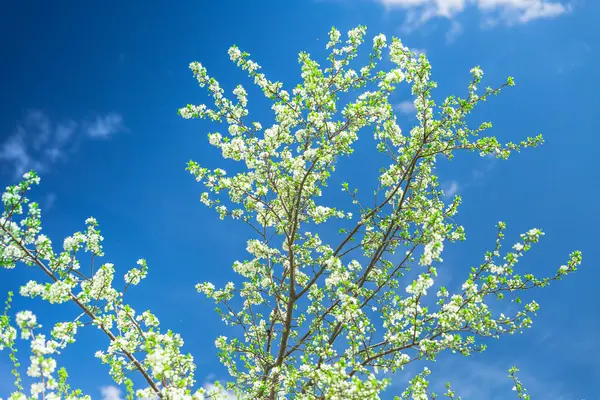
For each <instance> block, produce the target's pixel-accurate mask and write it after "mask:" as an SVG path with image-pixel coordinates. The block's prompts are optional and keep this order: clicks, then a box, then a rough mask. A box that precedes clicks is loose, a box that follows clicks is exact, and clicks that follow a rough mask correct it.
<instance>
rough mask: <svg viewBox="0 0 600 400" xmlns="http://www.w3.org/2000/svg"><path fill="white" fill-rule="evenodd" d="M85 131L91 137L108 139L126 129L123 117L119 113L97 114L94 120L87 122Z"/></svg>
mask: <svg viewBox="0 0 600 400" xmlns="http://www.w3.org/2000/svg"><path fill="white" fill-rule="evenodd" d="M84 126H85V132H86V134H87V135H88V136H89V137H92V138H100V139H107V138H109V137H111V136H113V135H114V134H115V133H118V132H121V131H123V130H125V126H124V125H123V117H122V116H121V115H120V114H117V113H110V114H107V115H104V116H97V117H96V119H95V120H94V121H92V122H87V123H85V125H84Z"/></svg>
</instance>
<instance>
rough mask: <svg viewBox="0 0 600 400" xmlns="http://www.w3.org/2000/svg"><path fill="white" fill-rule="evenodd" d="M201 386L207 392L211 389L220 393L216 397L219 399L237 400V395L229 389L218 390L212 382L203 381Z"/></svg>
mask: <svg viewBox="0 0 600 400" xmlns="http://www.w3.org/2000/svg"><path fill="white" fill-rule="evenodd" d="M203 387H204V389H206V390H207V391H208V392H209V393H210V392H213V391H218V393H219V394H220V396H219V397H218V398H219V399H221V400H238V398H237V396H236V395H235V394H234V393H233V392H231V391H229V390H219V388H218V387H217V386H216V385H215V384H213V383H205V384H204V385H203Z"/></svg>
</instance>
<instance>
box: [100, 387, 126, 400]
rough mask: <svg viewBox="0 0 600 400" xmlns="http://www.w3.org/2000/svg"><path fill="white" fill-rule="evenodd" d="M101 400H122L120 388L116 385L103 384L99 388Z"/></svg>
mask: <svg viewBox="0 0 600 400" xmlns="http://www.w3.org/2000/svg"><path fill="white" fill-rule="evenodd" d="M100 393H102V400H123V399H122V398H121V389H119V388H118V387H116V386H104V387H102V388H100Z"/></svg>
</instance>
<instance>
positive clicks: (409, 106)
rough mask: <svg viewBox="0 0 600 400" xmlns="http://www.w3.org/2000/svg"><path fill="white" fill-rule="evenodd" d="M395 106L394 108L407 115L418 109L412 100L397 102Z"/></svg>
mask: <svg viewBox="0 0 600 400" xmlns="http://www.w3.org/2000/svg"><path fill="white" fill-rule="evenodd" d="M393 108H394V110H396V111H398V112H400V113H402V114H407V115H409V114H413V113H414V112H415V111H417V109H416V107H415V104H414V103H413V102H412V101H410V100H404V101H401V102H400V103H398V104H395V105H394V106H393Z"/></svg>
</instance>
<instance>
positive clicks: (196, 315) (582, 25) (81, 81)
mask: <svg viewBox="0 0 600 400" xmlns="http://www.w3.org/2000/svg"><path fill="white" fill-rule="evenodd" d="M136 4H138V5H136ZM2 8H3V10H2V13H0V34H1V35H2V37H3V38H4V40H3V46H2V57H3V61H2V65H3V67H4V71H5V72H4V73H2V75H1V77H0V79H1V80H2V85H1V87H2V90H1V91H0V99H1V104H2V108H0V184H2V187H4V186H6V185H8V184H12V183H14V182H15V176H16V174H21V173H22V172H24V171H26V170H28V169H31V168H34V169H36V170H37V171H39V173H40V175H41V178H42V182H41V185H40V186H39V187H38V188H37V189H35V191H33V192H31V196H32V198H34V199H35V200H37V201H39V202H40V204H41V207H42V218H43V222H44V226H45V230H46V234H48V235H49V236H50V238H52V239H53V240H54V242H55V243H57V244H60V243H62V240H63V238H64V237H65V236H68V235H70V234H72V233H73V232H74V231H78V230H81V229H83V228H84V220H85V219H86V218H87V217H89V216H94V217H96V218H97V220H98V221H99V223H100V229H101V231H102V234H103V236H104V237H105V241H104V250H105V253H106V256H105V257H104V260H103V261H104V262H113V263H114V264H115V265H116V267H117V271H119V270H120V271H122V272H121V273H118V274H117V275H118V276H122V274H123V273H124V272H125V270H126V269H129V268H131V267H133V266H135V262H136V260H137V259H138V258H146V259H147V260H148V265H149V266H150V273H149V276H148V278H147V279H146V281H144V282H143V283H142V285H141V286H140V287H138V288H136V289H135V290H133V291H131V293H129V294H128V295H127V296H129V297H128V298H129V301H130V302H131V304H132V305H133V306H134V308H135V309H136V310H137V311H139V312H141V311H143V310H145V309H148V308H149V309H151V310H152V311H153V312H154V313H155V314H156V315H157V316H158V317H159V319H160V320H161V322H162V326H163V327H164V328H171V329H173V330H174V331H176V332H178V333H181V334H182V336H183V338H184V339H185V340H186V345H185V347H184V350H185V351H188V352H191V353H192V354H193V355H194V357H195V359H196V360H197V366H198V369H197V373H196V377H197V380H198V383H199V384H202V383H203V382H206V383H208V382H211V381H214V380H215V379H221V380H225V379H227V371H226V370H225V369H224V368H223V367H222V366H221V365H220V364H219V362H218V360H217V357H216V350H215V348H214V344H213V342H214V339H215V338H216V337H217V336H218V335H221V334H224V335H230V334H231V332H230V331H229V329H228V328H227V327H226V326H224V325H223V324H222V323H221V322H220V318H219V317H218V315H217V314H216V313H214V312H213V308H214V306H213V304H212V303H211V302H210V301H208V300H206V299H205V298H204V297H203V296H201V295H199V294H197V293H196V292H195V290H194V284H195V283H197V282H200V281H211V282H213V283H215V285H216V286H220V285H223V284H224V283H226V282H227V281H229V280H233V281H234V282H239V279H238V277H237V276H236V275H235V274H234V273H233V271H232V270H231V265H232V263H233V261H234V260H236V259H243V258H246V257H247V253H246V252H245V247H246V246H245V240H246V239H247V238H248V237H249V235H250V234H251V231H250V230H249V229H248V228H246V227H245V226H243V225H242V224H240V223H235V222H232V221H227V220H226V221H220V220H219V219H218V216H217V215H216V213H214V212H213V211H212V210H209V209H207V208H206V207H204V206H203V205H202V204H201V203H200V202H199V198H198V197H199V193H200V191H201V186H200V185H199V184H197V183H196V182H195V181H194V179H193V178H192V176H191V175H189V174H188V173H187V172H186V171H185V170H184V169H185V165H186V162H187V161H188V160H190V159H193V160H196V161H199V162H201V163H202V164H203V165H205V166H208V167H213V168H216V167H219V166H223V165H224V164H223V163H222V162H221V161H220V155H219V152H218V150H216V149H214V148H212V147H211V146H209V145H208V142H207V139H206V134H207V133H209V132H214V131H215V130H217V129H220V128H216V127H215V125H211V124H210V123H208V122H203V121H185V120H183V119H182V118H180V117H178V116H177V109H178V108H179V107H182V106H184V105H186V104H188V103H193V104H200V103H205V102H208V101H209V99H208V97H207V95H206V91H205V90H204V89H200V88H199V87H198V86H197V83H196V82H195V80H194V78H193V77H192V74H191V72H190V70H189V69H188V64H189V63H190V62H191V61H195V60H196V61H200V62H202V63H203V64H204V65H205V66H206V67H207V68H208V72H209V74H211V75H213V76H215V77H216V78H217V79H218V80H219V81H220V83H221V85H222V86H223V87H224V88H225V89H226V91H229V92H230V91H231V90H232V89H233V88H234V87H235V85H236V84H238V83H242V84H244V85H245V86H246V87H249V86H251V82H250V81H249V80H247V79H246V78H245V74H244V73H243V72H241V71H238V70H237V69H236V67H235V66H234V65H233V64H232V63H231V62H230V61H229V59H228V56H227V49H228V48H229V46H230V45H233V44H237V45H238V46H239V47H240V48H241V49H243V50H246V51H248V52H250V53H251V54H252V57H253V59H254V60H255V61H257V62H258V63H259V64H260V65H261V66H262V67H263V72H265V73H266V74H267V76H268V77H269V78H271V79H274V80H281V81H283V82H284V83H286V84H287V88H288V89H289V88H291V87H292V85H295V84H296V83H297V82H298V80H299V74H300V69H299V66H298V64H297V53H298V52H299V51H301V50H307V51H308V52H310V53H311V54H313V55H314V56H316V57H318V56H323V55H325V54H326V53H325V49H324V47H325V44H326V42H327V33H328V31H329V30H330V28H331V26H336V27H337V28H339V29H340V30H342V32H345V31H347V30H349V29H350V28H353V27H355V26H357V25H358V24H364V25H366V26H367V27H368V41H369V42H370V40H371V38H372V37H373V36H374V35H375V34H377V33H385V34H386V35H387V36H388V37H390V36H399V37H401V38H402V39H403V41H404V42H405V43H406V44H407V45H408V46H410V47H412V48H415V49H420V50H422V51H425V52H426V54H427V55H428V57H429V59H430V61H431V63H432V66H433V79H434V80H435V81H437V82H438V83H439V87H438V89H437V91H436V92H435V94H434V98H435V99H436V100H440V99H443V98H445V97H446V96H447V95H450V94H457V95H461V96H464V95H465V94H466V88H467V85H468V82H469V79H470V75H469V69H470V68H472V67H473V66H475V65H481V67H482V69H483V71H484V72H485V75H484V81H483V86H488V85H489V86H496V85H498V84H500V83H502V82H504V81H505V79H506V77H507V76H508V75H512V76H514V77H515V81H516V84H517V85H516V86H515V87H514V88H509V89H506V90H505V91H504V92H503V93H502V94H501V95H500V96H498V97H495V98H492V99H491V100H490V101H488V102H487V103H484V104H482V105H481V106H480V107H479V108H478V109H477V111H476V112H475V114H474V116H473V118H474V120H476V121H483V120H490V121H492V122H493V123H494V128H493V129H492V131H491V132H490V134H493V135H496V136H497V137H498V138H499V140H500V141H502V142H505V141H509V140H514V141H517V140H519V139H521V138H525V137H526V136H534V135H536V134H538V133H543V134H544V136H545V139H546V143H545V144H544V145H543V146H542V147H541V148H538V149H529V150H526V151H524V152H523V153H521V154H516V155H515V156H513V157H512V158H511V159H510V160H508V161H506V162H502V161H495V162H494V161H492V160H490V159H486V158H479V157H477V156H475V155H471V154H466V153H459V154H458V156H457V158H456V159H455V160H454V161H453V162H452V163H450V164H448V163H447V162H443V163H440V165H439V166H440V170H439V171H438V172H439V174H440V177H441V181H442V183H443V186H444V187H445V188H446V189H447V193H460V194H461V195H462V196H463V200H464V202H463V205H462V207H461V211H460V212H459V214H458V221H459V223H462V224H463V225H464V226H465V228H466V232H467V242H466V243H463V244H459V245H448V246H446V250H445V253H444V255H443V257H444V263H443V265H442V266H441V267H440V268H439V270H444V272H443V276H444V279H445V280H446V281H447V282H448V284H449V285H450V286H453V285H454V287H456V286H457V285H460V284H461V283H462V282H463V281H464V279H465V277H466V274H467V272H468V269H469V267H470V266H473V265H478V264H479V263H480V262H481V260H482V259H483V255H484V252H485V251H486V250H488V249H490V248H491V246H492V245H493V243H494V240H495V228H494V226H495V224H496V223H497V221H499V220H504V221H506V222H507V225H508V231H507V237H506V244H507V245H511V244H512V243H514V242H515V241H517V240H518V234H520V233H522V232H525V231H527V230H528V229H530V228H533V227H539V228H541V229H542V230H544V231H545V232H546V236H544V237H543V238H542V240H541V242H540V243H539V244H538V245H537V246H536V248H534V250H533V251H532V252H530V253H528V254H527V255H526V256H525V257H524V259H523V260H522V261H521V263H520V264H519V265H520V268H523V270H528V271H535V272H536V273H538V274H539V275H540V276H544V275H547V274H552V273H553V272H554V271H556V269H557V268H558V267H559V266H560V265H561V264H563V263H564V262H565V261H566V260H567V257H568V254H569V253H570V252H571V251H573V250H576V249H580V250H582V252H583V264H582V266H581V268H580V270H579V271H578V272H577V273H576V274H575V275H574V276H570V277H568V279H565V280H563V281H562V282H557V283H554V284H553V285H551V286H550V287H549V288H546V289H542V290H537V291H534V293H533V294H534V295H533V298H535V300H536V301H537V302H538V303H539V304H540V305H541V309H540V312H539V315H538V318H537V319H536V320H535V321H534V326H533V328H532V329H530V330H528V331H527V332H526V333H525V335H522V336H518V337H517V336H515V337H505V338H503V339H502V340H500V341H494V342H491V343H490V346H489V349H488V351H487V352H485V353H484V354H477V355H474V356H473V357H471V358H469V359H466V358H464V357H462V356H454V357H451V356H447V357H441V358H440V360H439V361H438V363H437V364H436V365H435V366H431V365H429V367H430V368H431V369H432V370H433V371H434V373H433V375H432V381H434V382H435V385H434V386H436V385H437V387H440V386H441V385H442V384H443V383H444V382H445V381H447V380H450V381H451V382H453V384H454V389H455V390H456V392H457V393H458V394H459V395H462V396H463V399H465V400H469V399H509V398H511V397H510V396H511V395H512V394H513V393H512V392H511V391H510V389H511V382H510V380H509V379H508V377H507V374H508V373H507V369H508V368H509V367H510V366H511V365H513V364H516V365H517V366H518V367H519V368H520V369H521V371H522V373H521V378H522V381H523V383H524V384H525V385H526V386H527V387H528V388H529V392H530V394H531V395H532V396H533V398H534V399H544V400H559V399H562V400H580V399H586V400H594V399H600V344H599V343H598V331H599V330H600V311H599V310H600V296H599V295H598V294H599V293H600V292H599V291H598V286H597V285H598V282H599V281H600V272H599V269H598V268H597V266H598V264H599V263H600V257H599V255H598V249H599V248H600V246H599V245H598V239H597V232H596V231H595V230H594V229H595V228H596V227H598V226H599V225H600V217H599V213H598V210H597V207H596V206H594V205H593V204H595V202H596V201H595V200H594V199H595V198H597V197H598V195H600V168H598V164H597V161H596V160H595V159H594V158H595V157H597V155H598V150H597V149H598V145H597V140H598V139H597V126H598V124H597V122H598V118H597V115H598V109H599V106H600V101H599V100H598V95H597V93H598V89H600V73H599V69H598V65H600V55H599V53H598V48H597V46H598V43H600V24H599V23H598V16H599V15H600V2H597V1H592V0H573V1H571V2H569V0H555V1H544V0H410V1H409V0H379V1H375V0H372V1H371V0H321V1H275V0H261V1H237V2H232V1H215V2H210V1H181V2H143V3H141V2H125V1H114V0H110V1H102V2H88V1H86V2H82V1H72V0H64V1H61V2H44V1H39V0H37V1H36V0H33V1H27V2H10V4H5V5H3V7H2ZM364 51H368V47H367V46H365V47H364ZM320 60H324V58H323V57H322V58H320ZM401 87H403V88H402V89H401V90H399V91H398V93H397V94H396V97H394V98H393V100H394V102H395V104H396V108H397V111H398V114H399V118H400V126H401V127H402V128H403V130H404V131H405V132H408V131H409V130H410V127H411V126H412V124H414V123H416V119H415V118H414V117H413V116H412V115H411V113H412V112H413V109H412V107H411V102H412V99H411V98H410V97H409V96H408V93H409V92H408V89H407V88H408V86H402V85H401ZM249 104H250V106H249V107H250V110H251V112H255V113H256V114H255V115H258V116H259V117H260V118H259V120H260V121H261V122H262V124H263V126H267V125H268V124H269V123H271V119H270V118H271V114H270V110H269V109H268V108H265V106H266V105H267V103H266V102H265V101H264V100H262V99H260V98H259V96H256V95H254V96H253V94H252V92H251V93H250V98H249ZM253 104H255V107H254V108H253ZM363 134H364V136H365V137H369V136H370V135H371V134H370V132H368V131H364V132H363ZM365 140H366V139H365ZM367 145H369V142H368V140H366V141H364V142H361V140H359V142H358V146H359V147H360V146H367ZM368 154H373V153H369V152H368V151H364V152H363V151H357V154H356V156H355V157H353V158H351V159H349V160H346V161H342V162H341V163H340V167H339V168H338V171H337V173H339V174H340V178H339V179H341V177H342V176H345V175H347V174H351V175H352V176H354V177H355V178H360V177H368V176H370V175H369V171H371V170H373V171H376V170H377V169H378V168H379V167H380V165H374V164H373V163H370V159H369V155H368ZM350 160H352V162H350ZM371 175H372V174H371ZM339 179H338V178H336V182H337V181H338V180H339ZM330 189H331V190H332V191H337V190H339V186H336V185H333V184H332V185H331V187H330ZM348 211H350V210H348ZM82 264H83V260H82ZM34 278H36V279H43V278H42V275H41V274H40V273H39V271H36V270H34V269H26V268H25V266H22V265H21V266H19V268H17V269H15V270H3V271H0V294H2V299H4V296H5V293H6V292H7V291H8V290H11V289H12V290H15V291H17V289H18V286H20V285H22V284H24V283H25V282H27V281H28V280H29V279H34ZM126 299H127V297H126ZM2 301H3V300H2ZM14 305H15V307H14V309H13V311H17V310H20V309H23V308H27V309H32V310H33V311H34V312H36V313H37V314H38V319H39V320H40V322H41V323H42V324H44V325H45V327H46V328H49V327H50V326H51V322H52V321H57V320H66V319H72V318H74V317H75V316H76V315H78V310H77V309H76V307H75V306H71V305H62V306H49V305H46V304H44V303H43V302H42V301H41V300H35V301H32V300H27V299H21V298H19V296H17V297H16V300H15V303H14ZM78 338H79V339H78V342H76V343H75V344H73V345H71V346H70V347H68V348H67V350H66V351H65V352H64V354H63V356H61V357H60V358H59V362H60V363H61V364H62V365H64V366H66V367H67V368H68V371H69V372H70V375H71V379H70V382H71V384H72V386H74V387H80V388H81V389H83V390H84V391H85V392H87V393H89V394H91V395H92V397H93V398H104V399H106V400H116V399H120V398H122V397H121V396H122V394H123V393H122V392H121V395H119V391H118V390H117V388H115V387H113V386H111V384H112V381H111V379H110V377H109V376H108V368H107V366H104V365H101V364H100V362H99V361H98V360H97V359H95V358H94V357H93V354H94V352H95V351H96V350H100V349H105V348H106V347H107V339H106V338H105V337H103V336H102V335H101V334H100V333H99V332H96V331H95V330H93V328H86V329H84V330H83V331H82V332H81V333H80V334H78ZM23 354H25V352H23ZM22 364H27V360H26V359H24V360H22ZM420 366H423V364H420ZM10 368H11V366H10V363H9V358H8V353H6V352H4V353H0V397H5V396H7V395H8V394H9V393H10V391H12V386H11V382H12V380H13V379H12V375H10V372H9V371H10ZM408 372H411V371H408ZM412 372H414V371H412ZM22 373H23V374H24V373H25V370H24V369H23V370H22ZM408 377H409V376H408V375H407V374H406V373H403V374H398V375H396V376H395V377H393V385H392V386H391V387H390V388H389V389H388V390H387V391H386V393H385V395H384V397H383V398H384V399H386V398H392V397H393V395H399V394H400V393H401V392H402V390H403V389H404V387H405V383H406V381H407V379H408ZM121 389H122V388H121Z"/></svg>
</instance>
